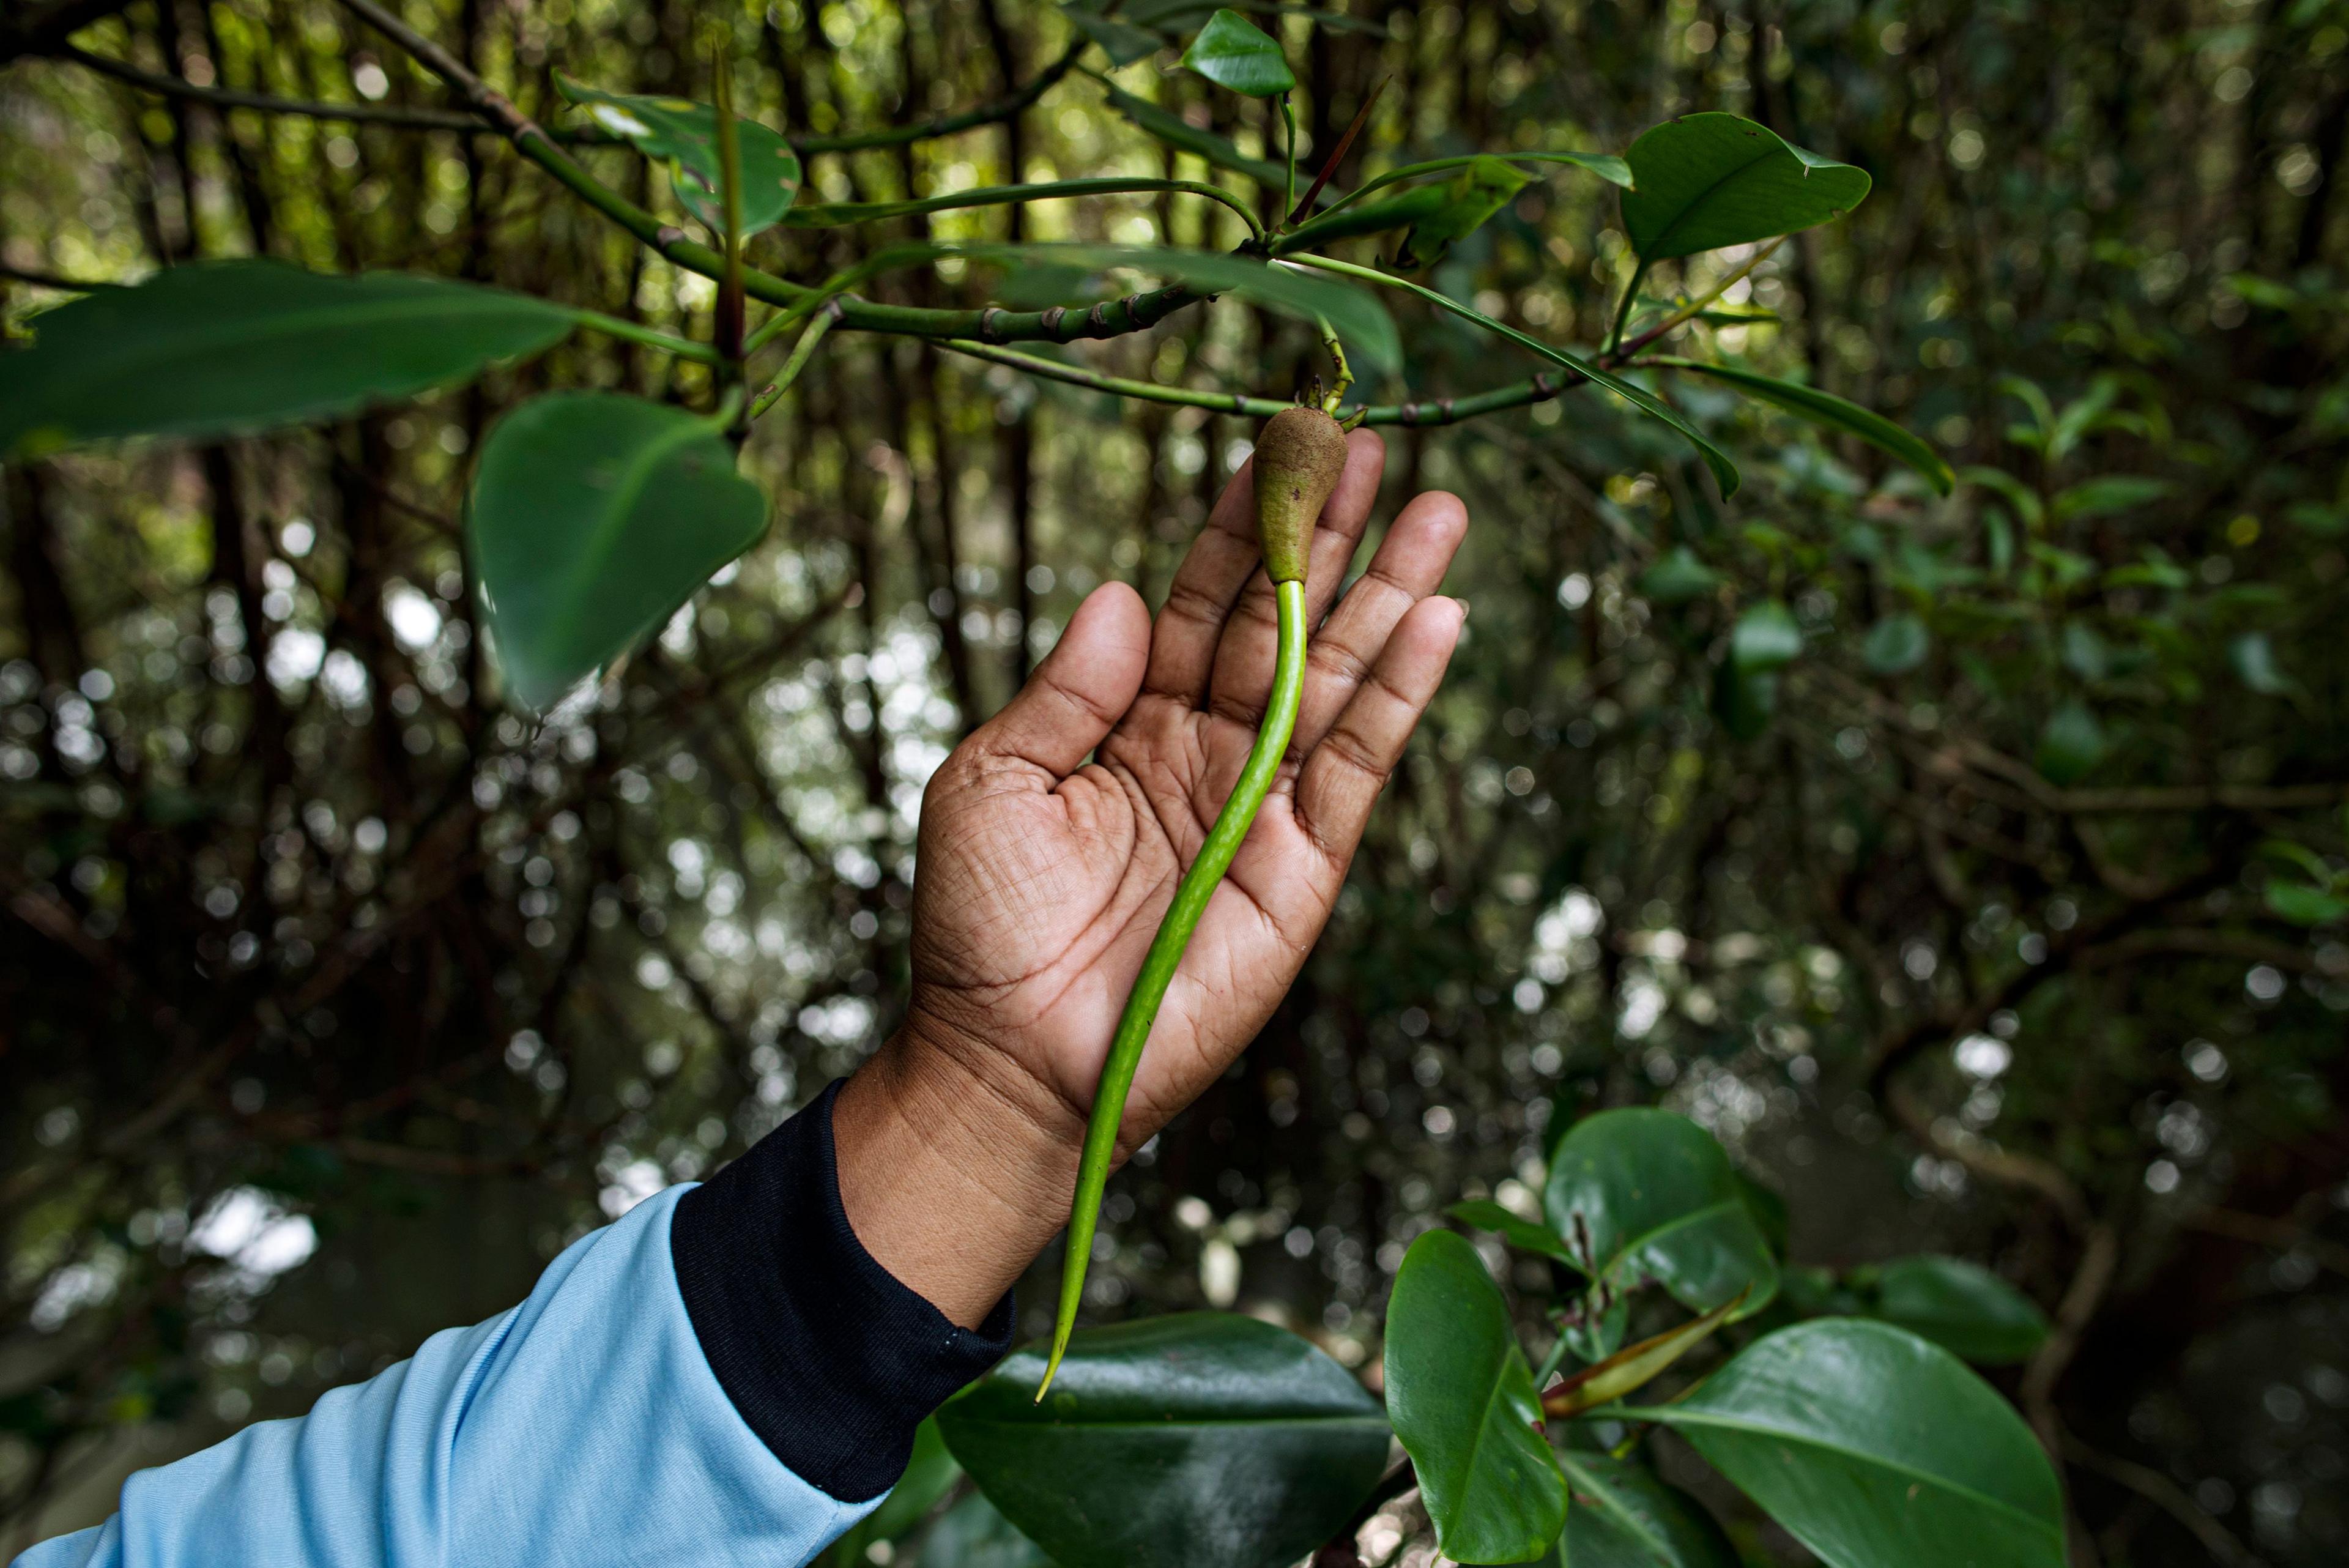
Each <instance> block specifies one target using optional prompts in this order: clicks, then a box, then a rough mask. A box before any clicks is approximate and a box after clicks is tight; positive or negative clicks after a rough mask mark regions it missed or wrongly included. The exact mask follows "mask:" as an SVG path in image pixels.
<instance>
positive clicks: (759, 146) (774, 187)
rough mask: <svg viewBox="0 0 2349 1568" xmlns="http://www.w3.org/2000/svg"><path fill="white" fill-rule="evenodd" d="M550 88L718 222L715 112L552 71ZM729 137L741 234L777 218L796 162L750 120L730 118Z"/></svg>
mask: <svg viewBox="0 0 2349 1568" xmlns="http://www.w3.org/2000/svg"><path fill="white" fill-rule="evenodd" d="M554 86H555V90H556V91H558V92H560V93H562V95H563V96H564V99H568V100H569V101H570V102H572V103H574V104H576V105H578V106H579V107H580V108H581V109H585V111H586V113H587V117H588V118H589V119H593V120H594V121H595V123H596V124H597V125H599V126H602V127H603V128H604V129H605V130H608V131H610V132H612V133H613V134H614V135H615V136H617V137H620V138H621V139H622V140H626V141H628V142H630V143H632V144H633V145H634V146H635V147H636V151H639V152H641V153H643V154H644V155H645V156H646V157H647V158H651V159H656V160H658V161H662V162H665V163H667V165H668V170H669V183H670V185H671V187H672V188H673V189H675V191H676V192H677V199H678V202H682V203H683V204H684V206H685V209H686V210H687V211H688V212H689V213H692V214H693V215H694V216H695V217H697V218H698V219H700V220H701V221H702V222H703V223H707V224H709V226H710V227H711V228H712V229H716V228H718V227H719V226H720V224H721V222H722V214H721V213H719V202H718V111H717V110H716V109H712V108H711V107H710V106H709V105H708V104H706V103H696V102H694V101H693V100H692V99H684V98H650V97H646V96H642V95H638V94H631V93H615V92H601V91H598V90H597V89H596V88H591V87H587V86H585V85H583V84H581V83H579V82H575V81H574V80H572V79H571V78H569V77H566V76H564V74H563V73H562V72H560V71H557V72H556V73H555V74H554ZM734 124H735V140H736V144H737V146H739V147H740V150H741V158H742V233H743V235H744V237H746V238H747V237H748V236H750V235H751V234H757V233H758V232H759V231H760V230H761V229H766V228H771V227H772V226H774V225H775V224H776V223H781V221H782V216H783V214H784V213H788V212H790V211H791V209H792V202H793V201H794V200H795V199H797V197H798V196H799V193H800V159H799V154H798V153H796V152H793V151H792V144H791V143H790V142H788V141H785V140H783V139H782V138H781V136H779V135H777V134H776V133H775V132H773V131H771V130H768V129H767V128H766V127H765V126H763V125H761V124H760V123H759V122H758V121H757V120H755V119H742V118H741V117H740V116H739V115H738V116H736V117H735V121H734Z"/></svg>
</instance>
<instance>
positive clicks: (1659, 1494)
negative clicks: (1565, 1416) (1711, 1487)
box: [1557, 1449, 1738, 1568]
mask: <svg viewBox="0 0 2349 1568" xmlns="http://www.w3.org/2000/svg"><path fill="white" fill-rule="evenodd" d="M1557 1462H1558V1463H1559V1464H1560V1465H1561V1466H1563V1467H1564V1468H1565V1470H1566V1479H1567V1481H1568V1484H1569V1485H1570V1486H1571V1487H1572V1488H1573V1489H1574V1504H1575V1506H1574V1508H1573V1511H1571V1512H1569V1513H1568V1515H1567V1516H1566V1536H1565V1539H1564V1540H1563V1541H1562V1542H1560V1544H1562V1545H1563V1546H1564V1547H1565V1548H1566V1556H1565V1560H1564V1564H1563V1568H1738V1557H1737V1552H1736V1549H1735V1548H1734V1547H1733V1546H1731V1545H1730V1543H1729V1538H1728V1537H1727V1536H1726V1535H1724V1534H1723V1533H1722V1530H1721V1526H1720V1525H1718V1524H1715V1523H1714V1522H1713V1515H1711V1514H1709V1513H1707V1512H1705V1511H1704V1506H1703V1505H1702V1503H1700V1502H1698V1501H1696V1499H1694V1498H1692V1497H1691V1496H1689V1494H1688V1493H1686V1492H1684V1491H1682V1490H1681V1489H1680V1488H1678V1487H1676V1486H1672V1485H1671V1484H1670V1483H1668V1482H1667V1481H1665V1480H1663V1478H1662V1477H1661V1476H1659V1475H1657V1474H1656V1472H1655V1471H1654V1470H1651V1469H1649V1468H1648V1467H1647V1466H1646V1465H1644V1464H1641V1463H1640V1462H1639V1461H1638V1460H1636V1459H1615V1458H1612V1457H1610V1456H1609V1455H1607V1454H1604V1453H1599V1452H1596V1451H1594V1450H1591V1449H1561V1450H1559V1453H1558V1456H1557Z"/></svg>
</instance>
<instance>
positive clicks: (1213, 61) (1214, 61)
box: [1183, 11, 1297, 98]
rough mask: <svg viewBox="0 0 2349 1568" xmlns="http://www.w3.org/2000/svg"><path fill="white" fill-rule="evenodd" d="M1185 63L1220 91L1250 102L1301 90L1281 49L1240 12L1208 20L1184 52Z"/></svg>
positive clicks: (1220, 12) (1223, 12) (1216, 15)
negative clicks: (1224, 90) (1226, 90)
mask: <svg viewBox="0 0 2349 1568" xmlns="http://www.w3.org/2000/svg"><path fill="white" fill-rule="evenodd" d="M1183 63H1184V64H1185V66H1187V67H1190V68H1191V69H1193V70H1195V71H1196V72H1198V73H1199V74H1200V75H1201V76H1203V77H1205V78H1207V79H1208V80H1209V81H1211V82H1213V83H1215V84H1216V86H1217V87H1221V88H1230V89H1231V90H1232V91H1234V92H1236V93H1243V94H1246V95H1247V97H1249V98H1278V97H1279V96H1280V95H1281V94H1282V93H1285V92H1288V91H1291V90H1293V89H1294V88H1296V86H1297V77H1296V74H1295V73H1294V72H1292V71H1290V70H1289V68H1288V60H1286V59H1284V58H1283V57H1281V53H1280V46H1279V45H1278V43H1275V42H1274V41H1273V40H1272V38H1271V37H1270V36H1268V35H1267V34H1266V32H1265V30H1264V29H1263V28H1261V27H1259V26H1257V25H1256V24H1255V23H1253V22H1251V21H1249V20H1248V19H1247V17H1245V16H1241V15H1240V14H1239V13H1238V12H1237V11H1218V12H1216V14H1215V15H1214V16H1210V17H1208V18H1207V25H1206V26H1204V27H1202V28H1200V29H1199V36H1197V37H1195V38H1194V39H1192V40H1191V47H1189V48H1187V49H1185V50H1184V51H1183Z"/></svg>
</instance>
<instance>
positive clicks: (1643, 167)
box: [1623, 114, 1868, 262]
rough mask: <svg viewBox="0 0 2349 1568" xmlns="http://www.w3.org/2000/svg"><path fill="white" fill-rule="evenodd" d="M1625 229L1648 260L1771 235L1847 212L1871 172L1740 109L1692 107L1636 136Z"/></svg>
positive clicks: (1625, 205)
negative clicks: (1811, 148)
mask: <svg viewBox="0 0 2349 1568" xmlns="http://www.w3.org/2000/svg"><path fill="white" fill-rule="evenodd" d="M1624 157H1625V160H1626V161H1628V162H1630V165H1631V182H1632V183H1631V189H1630V190H1629V191H1627V192H1624V193H1623V228H1624V232H1625V233H1626V234H1629V235H1630V240H1631V248H1632V249H1633V250H1635V251H1637V252H1638V253H1639V254H1640V260H1642V261H1648V262H1657V261H1664V260H1668V259H1670V258H1671V257H1673V256H1687V255H1694V254H1697V253H1698V252H1699V251H1710V250H1718V249H1720V248H1721V247H1722V246H1723V245H1741V244H1748V243H1750V242H1752V241H1754V240H1766V239H1769V238H1771V237H1772V236H1773V235H1776V234H1795V233H1796V232H1798V231H1800V230H1803V229H1807V228H1811V227H1813V226H1815V225H1816V224H1819V223H1826V222H1827V221H1829V220H1830V219H1833V218H1839V217H1841V216H1842V215H1843V214H1844V213H1848V212H1850V211H1851V210H1852V209H1853V208H1854V207H1857V205H1859V203H1860V202H1861V200H1862V199H1863V198H1865V197H1866V196H1867V194H1868V175H1867V174H1866V173H1865V172H1863V171H1860V170H1857V169H1855V168H1853V167H1852V166H1851V165H1850V164H1848V163H1837V162H1836V161H1833V160H1832V159H1826V158H1822V157H1820V156H1819V155H1818V154H1817V153H1816V152H1807V151H1804V150H1803V149H1802V148H1799V147H1796V146H1794V145H1792V144H1791V143H1789V142H1787V141H1785V140H1783V139H1782V138H1780V137H1779V135H1778V134H1777V133H1776V132H1775V131H1774V130H1770V128H1769V127H1767V126H1764V125H1756V124H1755V123H1754V121H1752V120H1750V119H1740V118H1739V117H1738V116H1736V115H1733V114H1688V115H1682V117H1681V118H1679V119H1672V120H1667V121H1666V122H1664V123H1663V124H1661V125H1660V126H1657V127H1656V128H1655V129H1654V130H1651V131H1649V132H1648V133H1647V134H1646V135H1644V136H1642V137H1640V140H1637V141H1635V142H1633V143H1632V144H1631V151H1630V152H1628V153H1626V154H1625V155H1624Z"/></svg>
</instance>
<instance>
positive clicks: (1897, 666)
mask: <svg viewBox="0 0 2349 1568" xmlns="http://www.w3.org/2000/svg"><path fill="white" fill-rule="evenodd" d="M1932 649H1933V638H1932V634H1931V633H1930V632H1929V631H1927V630H1926V629H1925V623H1924V622H1923V621H1921V620H1919V619H1918V618H1916V617H1915V616H1913V615H1889V616H1886V617H1885V618H1883V619H1882V620H1880V621H1878V622H1877V623H1876V624H1875V625H1874V626H1872V627H1869V628H1868V639H1867V641H1865V642H1863V643H1862V644H1861V645H1860V658H1861V659H1864V660H1866V661H1867V664H1868V670H1870V671H1872V672H1873V673H1875V674H1878V675H1906V674H1907V673H1909V671H1910V670H1914V669H1916V668H1917V667H1918V666H1919V665H1920V664H1922V663H1924V662H1925V656H1926V655H1927V654H1928V653H1930V652H1931V651H1932Z"/></svg>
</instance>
